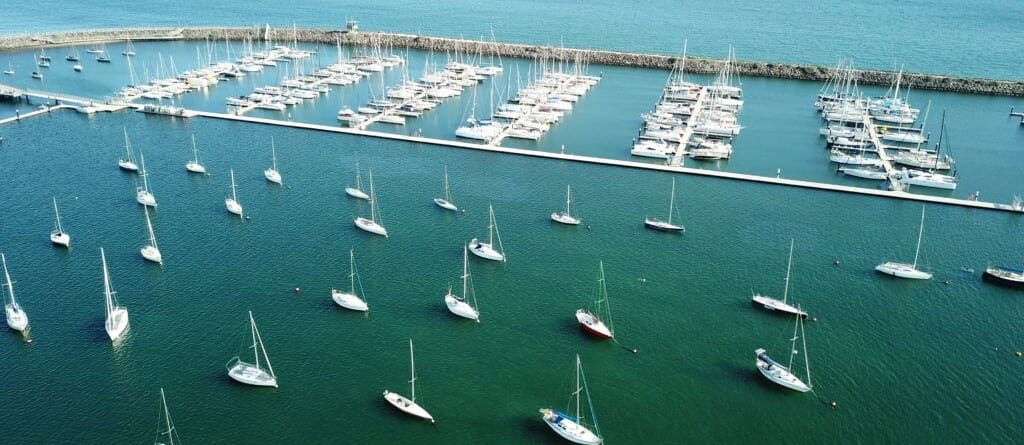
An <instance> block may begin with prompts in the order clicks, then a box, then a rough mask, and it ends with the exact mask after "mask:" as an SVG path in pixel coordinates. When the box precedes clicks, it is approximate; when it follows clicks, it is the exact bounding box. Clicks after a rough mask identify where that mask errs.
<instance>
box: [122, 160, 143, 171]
mask: <svg viewBox="0 0 1024 445" xmlns="http://www.w3.org/2000/svg"><path fill="white" fill-rule="evenodd" d="M117 167H118V168H120V169H121V170H124V171H126V172H137V171H139V166H138V165H136V164H135V163H134V162H132V161H125V160H123V159H122V160H120V161H117Z"/></svg>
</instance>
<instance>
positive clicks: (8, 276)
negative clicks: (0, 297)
mask: <svg viewBox="0 0 1024 445" xmlns="http://www.w3.org/2000/svg"><path fill="white" fill-rule="evenodd" d="M0 258H2V259H3V262H4V279H6V280H7V292H8V293H10V294H11V306H14V307H18V302H17V301H15V300H14V286H12V285H11V274H9V273H7V257H6V256H4V254H2V253H0Z"/></svg>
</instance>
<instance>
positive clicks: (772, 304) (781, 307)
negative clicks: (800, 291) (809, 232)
mask: <svg viewBox="0 0 1024 445" xmlns="http://www.w3.org/2000/svg"><path fill="white" fill-rule="evenodd" d="M792 267H793V240H792V239H790V240H789V262H788V263H787V264H786V286H785V288H784V290H783V291H782V300H779V299H776V298H772V297H769V296H767V295H761V294H754V295H753V296H752V297H751V300H752V301H753V303H754V304H759V305H761V306H764V308H765V309H768V310H769V311H778V312H783V313H786V314H790V315H799V316H801V317H804V318H807V312H804V311H803V310H801V309H799V308H797V307H795V306H793V305H791V304H789V303H787V302H786V301H787V300H788V299H789V276H790V271H791V270H792Z"/></svg>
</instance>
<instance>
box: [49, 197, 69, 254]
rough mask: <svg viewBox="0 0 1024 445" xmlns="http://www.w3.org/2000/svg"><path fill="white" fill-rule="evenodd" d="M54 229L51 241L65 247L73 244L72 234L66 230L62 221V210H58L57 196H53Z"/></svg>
mask: <svg viewBox="0 0 1024 445" xmlns="http://www.w3.org/2000/svg"><path fill="white" fill-rule="evenodd" d="M53 215H54V216H55V219H54V221H53V225H54V228H53V231H52V232H50V242H51V243H53V244H57V245H60V246H64V247H69V246H70V245H71V235H68V234H67V233H65V232H64V226H63V225H61V223H60V211H59V210H57V198H56V197H54V198H53Z"/></svg>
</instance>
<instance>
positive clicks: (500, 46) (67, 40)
mask: <svg viewBox="0 0 1024 445" xmlns="http://www.w3.org/2000/svg"><path fill="white" fill-rule="evenodd" d="M264 34H265V30H264V29H263V28H256V27H250V28H240V27H234V28H232V27H228V28H215V27H204V28H174V29H171V28H149V29H107V30H93V31H71V32H63V33H53V34H39V35H32V36H3V37H0V51H13V50H21V49H28V48H37V47H40V46H67V45H71V44H83V43H93V42H111V41H118V40H124V39H125V38H126V37H130V38H132V39H133V40H140V41H141V40H177V39H185V40H203V39H206V38H210V39H214V40H224V39H225V38H226V39H229V40H241V39H248V38H252V39H254V40H256V41H261V40H262V39H264V37H265V36H264ZM270 37H271V39H272V40H273V41H275V42H288V41H291V40H293V39H297V40H298V41H300V42H313V43H321V44H325V45H334V44H335V43H336V42H340V43H341V44H343V45H353V46H361V45H370V44H380V45H383V46H390V47H393V48H395V49H396V50H397V49H404V48H411V49H420V50H434V51H436V52H452V51H455V50H459V51H462V52H467V53H470V54H478V53H482V54H484V55H492V54H493V55H498V56H501V57H518V58H537V57H543V58H547V59H552V60H566V61H573V60H582V61H586V62H587V63H590V64H603V65H616V66H626V67H638V68H653V69H666V70H667V69H671V68H672V67H673V66H675V65H676V64H677V63H679V58H678V57H676V56H667V55H660V54H643V53H627V52H619V51H604V50H591V49H576V48H557V47H550V46H539V45H525V44H516V43H493V42H480V41H470V40H460V39H452V38H444V37H428V36H416V35H409V34H394V33H377V32H364V31H360V32H357V33H346V32H343V31H341V30H331V29H308V28H307V29H299V30H297V31H294V32H293V30H292V29H289V28H276V29H271V30H270ZM722 63H723V61H722V60H714V59H704V58H699V57H688V58H687V59H686V72H688V73H696V74H714V73H716V72H718V70H719V68H720V67H721V66H722ZM737 70H738V72H739V73H740V75H741V76H748V77H772V78H778V79H796V80H807V81H814V82H823V81H825V80H826V79H828V78H829V77H830V76H831V75H832V72H833V69H832V68H829V67H823V66H817V65H800V64H792V63H772V62H757V61H740V62H738V63H737ZM894 76H895V73H894V72H892V71H881V70H862V71H859V72H858V81H859V82H860V83H861V84H864V85H881V86H887V85H889V84H890V83H891V82H892V80H893V78H894ZM903 83H904V85H906V86H909V87H910V88H915V89H926V90H937V91H950V92H956V93H968V94H986V95H1001V96H1024V82H1022V81H1014V80H993V79H979V78H968V77H956V76H943V75H933V74H919V73H904V74H903Z"/></svg>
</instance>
